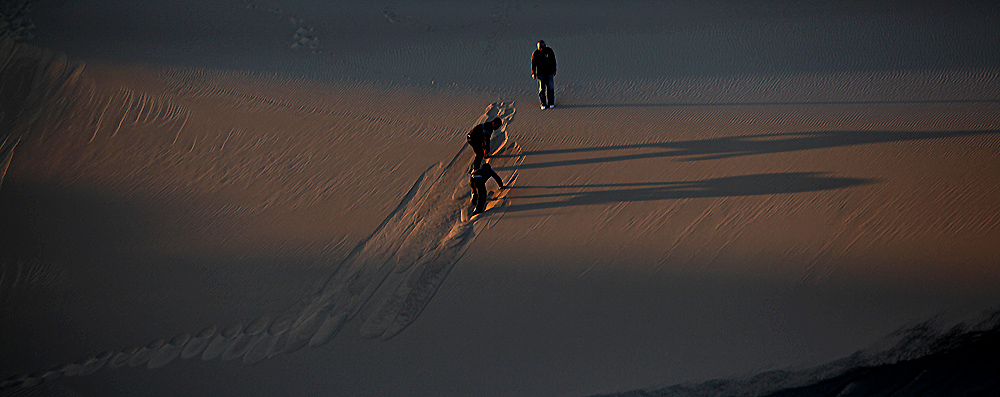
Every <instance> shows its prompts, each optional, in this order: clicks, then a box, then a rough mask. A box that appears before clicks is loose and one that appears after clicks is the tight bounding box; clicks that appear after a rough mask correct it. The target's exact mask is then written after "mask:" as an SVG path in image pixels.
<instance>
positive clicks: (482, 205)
mask: <svg viewBox="0 0 1000 397" xmlns="http://www.w3.org/2000/svg"><path fill="white" fill-rule="evenodd" d="M480 179H482V178H480ZM487 194H488V193H487V192H486V183H476V196H477V198H478V199H479V200H478V201H477V202H476V212H483V210H485V209H486V198H487Z"/></svg>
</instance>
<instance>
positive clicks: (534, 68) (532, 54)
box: [531, 51, 538, 78]
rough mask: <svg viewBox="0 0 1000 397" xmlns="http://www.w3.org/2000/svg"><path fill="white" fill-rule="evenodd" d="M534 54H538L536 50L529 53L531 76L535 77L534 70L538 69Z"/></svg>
mask: <svg viewBox="0 0 1000 397" xmlns="http://www.w3.org/2000/svg"><path fill="white" fill-rule="evenodd" d="M535 55H538V51H535V52H532V53H531V78H535V71H537V70H538V60H537V59H535Z"/></svg>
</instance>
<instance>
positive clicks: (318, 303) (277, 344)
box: [0, 103, 523, 390]
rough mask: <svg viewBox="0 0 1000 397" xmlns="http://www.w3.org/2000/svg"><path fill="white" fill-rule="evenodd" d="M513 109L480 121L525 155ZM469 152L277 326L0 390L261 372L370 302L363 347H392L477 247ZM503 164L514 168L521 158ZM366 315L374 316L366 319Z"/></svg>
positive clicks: (175, 344) (256, 326)
mask: <svg viewBox="0 0 1000 397" xmlns="http://www.w3.org/2000/svg"><path fill="white" fill-rule="evenodd" d="M513 115H514V108H513V106H512V105H505V104H503V103H495V104H492V105H490V106H488V107H487V109H486V114H485V115H483V116H482V117H480V120H486V119H489V118H493V117H500V118H502V119H503V120H504V121H505V122H504V127H503V129H502V130H501V132H502V133H501V134H495V136H494V138H495V139H497V140H498V141H501V142H499V147H498V149H497V150H496V152H495V153H501V152H504V151H505V150H510V149H513V150H516V151H517V152H518V154H519V149H518V147H517V145H516V144H513V145H509V146H508V144H507V142H510V141H511V140H510V138H509V136H508V132H507V131H506V128H507V126H509V124H510V121H512V120H513ZM465 153H467V152H466V151H465V147H464V145H463V148H462V149H461V150H459V152H458V153H457V154H456V155H455V156H454V157H453V158H452V159H451V160H450V161H449V162H448V163H447V164H438V165H435V166H432V167H431V168H429V169H428V170H426V171H424V173H422V174H421V176H420V177H418V178H417V181H416V182H415V183H414V184H413V186H412V187H411V188H410V190H409V191H408V192H407V193H406V194H405V195H404V197H403V198H402V199H401V201H400V204H399V205H398V206H397V207H396V209H395V210H393V211H392V212H391V213H390V214H389V215H388V216H387V217H386V219H385V220H384V221H383V222H382V223H381V224H380V225H379V226H378V227H377V228H376V229H375V231H374V232H372V234H371V235H369V236H368V237H367V238H366V239H364V240H363V241H362V242H360V243H359V244H358V245H357V246H356V247H355V248H354V250H352V252H351V253H350V254H349V255H348V256H347V258H345V259H344V260H343V262H342V263H341V264H340V266H338V267H337V269H336V270H335V271H334V272H333V274H331V275H330V276H329V277H328V279H327V281H326V282H325V283H324V284H323V286H322V287H321V288H319V289H318V290H317V291H315V292H313V293H309V294H306V295H305V296H304V297H303V298H302V299H300V300H299V301H298V302H297V303H295V304H293V305H292V306H291V307H289V308H288V309H286V310H285V311H284V312H283V313H282V314H280V315H279V316H277V317H275V318H272V317H269V316H266V315H265V316H261V317H258V318H257V319H255V320H253V321H251V322H249V323H244V322H237V323H235V324H232V325H230V326H228V327H224V328H223V327H220V326H217V325H211V326H208V327H206V328H204V329H202V330H201V331H199V332H197V333H195V334H191V333H181V334H178V335H176V336H174V337H172V338H170V339H166V338H159V339H155V340H153V341H151V342H149V343H148V344H146V345H145V346H142V347H130V348H126V349H123V350H118V351H105V352H102V353H100V354H97V355H94V356H91V357H88V358H86V359H84V360H80V361H77V362H73V363H69V364H64V365H59V366H55V367H53V368H51V369H49V370H45V371H38V372H34V373H31V374H17V375H13V376H10V377H8V378H7V379H5V380H3V381H0V390H10V389H14V388H31V387H34V386H37V385H39V384H42V383H45V382H53V381H56V380H57V379H59V378H61V377H64V376H86V375H90V374H93V373H95V372H97V371H98V370H100V369H102V368H105V367H107V368H123V367H126V366H128V367H142V366H145V367H146V368H149V369H156V368H161V367H163V366H165V365H167V364H169V363H171V362H173V361H175V360H176V359H178V358H181V359H184V360H188V359H193V358H195V357H200V358H201V360H203V361H210V360H215V359H221V360H223V361H240V362H242V363H244V364H255V363H258V362H260V361H262V360H265V359H267V358H271V357H274V356H277V355H280V354H288V353H292V352H295V351H297V350H299V349H301V348H302V347H305V346H309V347H312V348H317V347H320V346H323V345H324V344H325V343H326V342H328V341H329V340H330V339H332V338H333V337H334V336H336V335H337V334H338V333H339V332H340V330H341V328H342V327H343V325H344V324H345V323H346V322H348V321H350V320H351V319H353V318H354V317H355V316H357V315H358V314H359V313H361V312H362V311H363V310H362V309H363V308H365V307H367V306H368V303H369V301H372V298H374V297H377V298H378V299H377V300H375V301H374V302H379V303H377V304H375V310H374V311H373V312H372V313H371V314H370V315H368V316H367V319H366V320H365V322H364V324H363V325H362V327H361V331H360V333H361V336H362V337H365V338H381V339H383V340H385V339H390V338H392V337H393V336H395V335H397V334H398V333H399V332H401V331H402V330H403V329H404V328H406V327H407V326H408V325H409V324H411V323H412V322H413V321H415V320H416V318H417V317H418V316H419V314H420V313H421V311H422V310H423V308H424V307H426V305H427V304H428V303H429V302H430V300H431V298H433V296H434V294H435V292H436V291H437V289H438V287H440V286H441V284H442V283H443V282H444V279H445V277H446V276H447V274H448V272H449V271H450V270H451V268H452V267H454V265H455V264H456V263H457V262H458V260H459V259H461V258H462V256H463V255H464V254H465V252H466V251H467V249H468V247H469V245H470V244H471V242H472V241H473V240H474V238H475V234H476V230H475V229H474V228H473V224H472V223H466V222H461V221H460V219H459V214H460V208H461V205H463V203H460V202H456V201H455V200H453V199H452V197H451V195H452V191H453V187H454V186H453V183H455V181H459V182H460V183H462V184H465V185H466V190H467V184H468V181H467V179H468V174H467V172H468V167H467V164H466V162H465V161H464V159H465V158H466V156H467V155H465ZM496 160H500V161H502V162H504V163H509V164H507V165H502V166H515V167H516V165H517V164H520V162H521V161H523V157H521V156H503V157H501V158H498V159H496ZM366 314H367V313H366Z"/></svg>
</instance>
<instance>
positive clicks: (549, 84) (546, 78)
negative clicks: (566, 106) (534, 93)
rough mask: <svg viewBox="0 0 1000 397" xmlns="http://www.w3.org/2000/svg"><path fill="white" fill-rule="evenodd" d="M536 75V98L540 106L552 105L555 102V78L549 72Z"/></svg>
mask: <svg viewBox="0 0 1000 397" xmlns="http://www.w3.org/2000/svg"><path fill="white" fill-rule="evenodd" d="M537 77H538V100H539V101H540V102H541V103H542V106H552V105H555V104H556V78H555V76H553V75H551V74H546V75H540V76H537Z"/></svg>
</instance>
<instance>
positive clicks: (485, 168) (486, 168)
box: [479, 163, 492, 170]
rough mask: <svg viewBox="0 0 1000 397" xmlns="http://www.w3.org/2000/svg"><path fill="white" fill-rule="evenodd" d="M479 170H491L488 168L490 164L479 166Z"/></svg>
mask: <svg viewBox="0 0 1000 397" xmlns="http://www.w3.org/2000/svg"><path fill="white" fill-rule="evenodd" d="M479 169H481V170H489V169H492V168H490V163H483V165H481V166H479Z"/></svg>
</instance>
